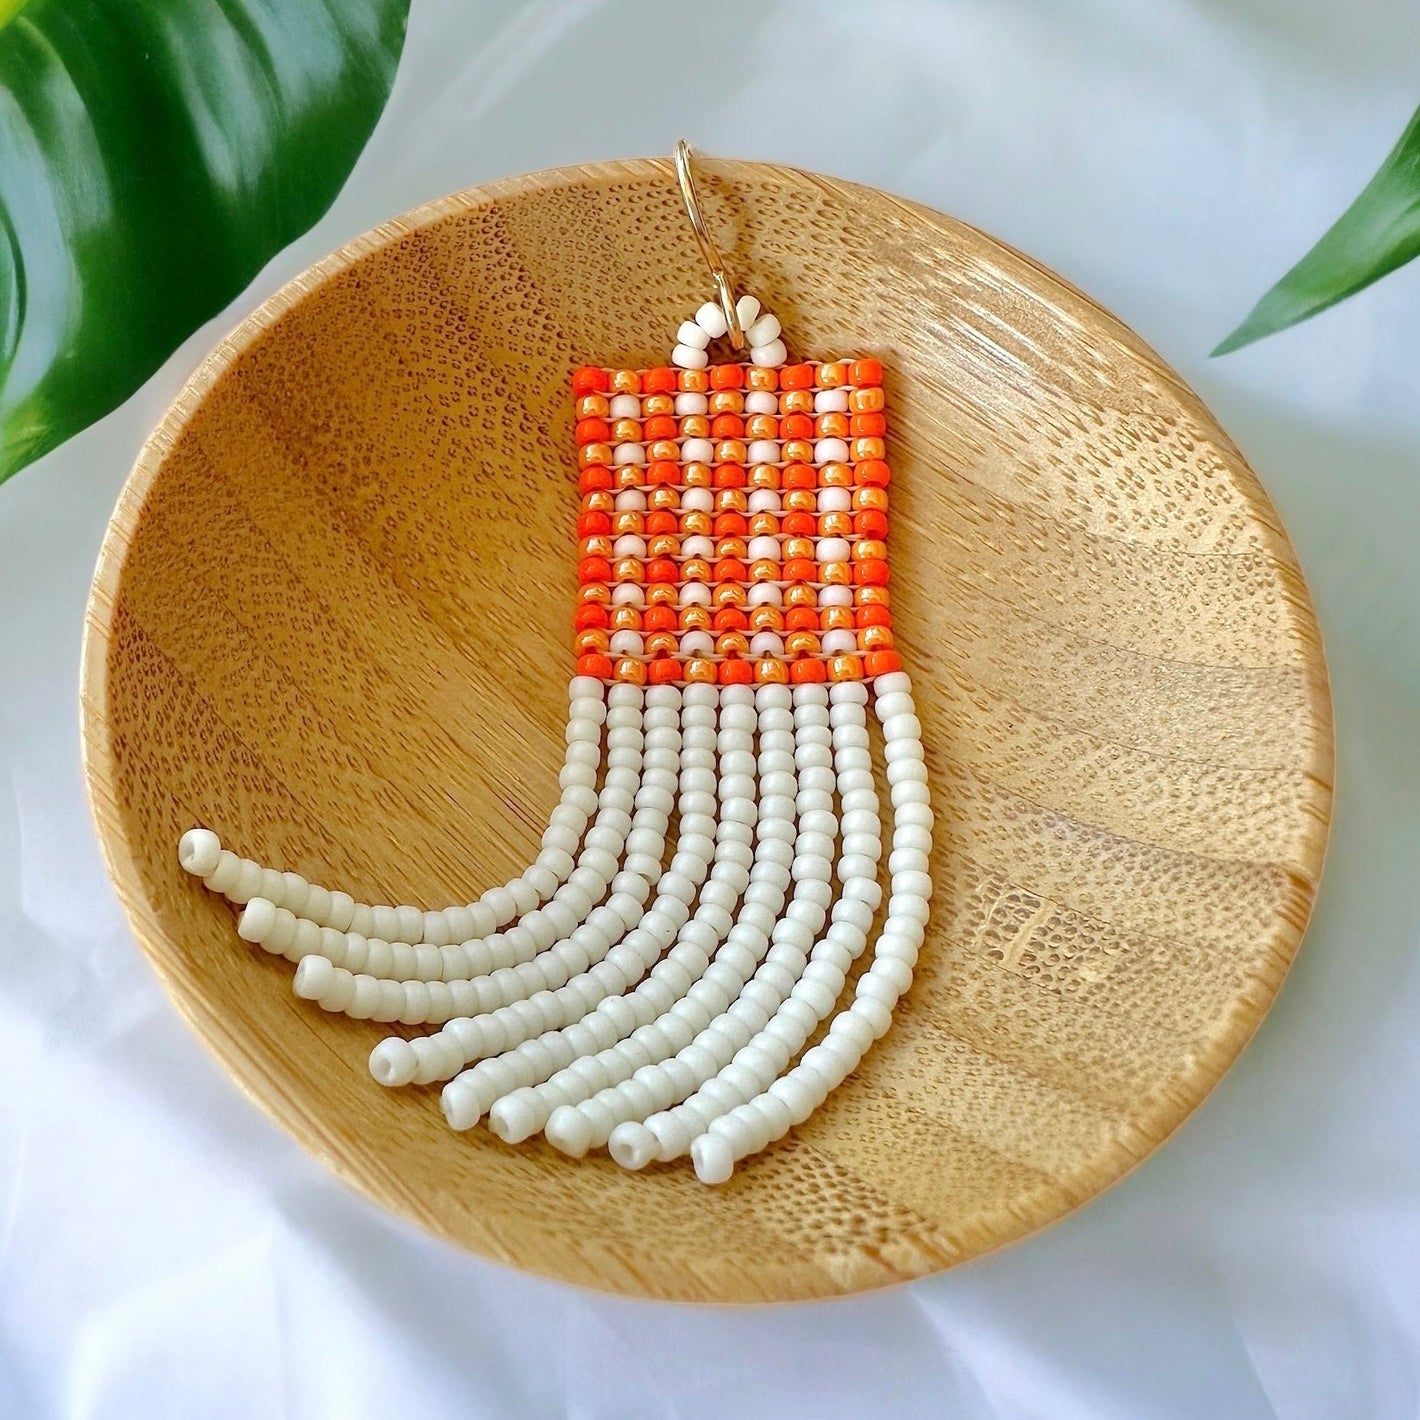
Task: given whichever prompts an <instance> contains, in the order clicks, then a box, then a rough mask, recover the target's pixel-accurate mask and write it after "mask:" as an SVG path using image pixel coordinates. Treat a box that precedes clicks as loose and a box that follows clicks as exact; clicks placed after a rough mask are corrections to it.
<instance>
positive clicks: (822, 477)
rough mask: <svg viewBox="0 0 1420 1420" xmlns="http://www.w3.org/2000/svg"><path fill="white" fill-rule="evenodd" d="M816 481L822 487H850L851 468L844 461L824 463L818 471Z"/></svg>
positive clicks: (851, 481)
mask: <svg viewBox="0 0 1420 1420" xmlns="http://www.w3.org/2000/svg"><path fill="white" fill-rule="evenodd" d="M818 481H819V483H820V484H821V485H822V486H823V487H824V488H851V487H852V486H853V469H852V467H851V465H849V464H846V463H826V464H824V466H823V467H822V468H821V469H819V471H818Z"/></svg>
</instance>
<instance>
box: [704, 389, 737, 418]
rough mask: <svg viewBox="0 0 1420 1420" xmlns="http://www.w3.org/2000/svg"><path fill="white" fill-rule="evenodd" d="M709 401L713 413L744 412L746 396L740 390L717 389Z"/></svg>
mask: <svg viewBox="0 0 1420 1420" xmlns="http://www.w3.org/2000/svg"><path fill="white" fill-rule="evenodd" d="M708 403H709V406H710V413H711V414H743V413H744V407H745V397H744V395H742V394H741V393H740V392H739V390H715V391H714V392H713V393H712V394H711V396H710V399H709V401H708Z"/></svg>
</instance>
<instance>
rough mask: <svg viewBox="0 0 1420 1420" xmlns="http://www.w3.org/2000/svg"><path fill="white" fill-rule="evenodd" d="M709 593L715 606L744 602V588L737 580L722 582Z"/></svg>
mask: <svg viewBox="0 0 1420 1420" xmlns="http://www.w3.org/2000/svg"><path fill="white" fill-rule="evenodd" d="M711 595H712V598H713V600H714V603H715V605H716V606H717V607H721V606H743V605H744V604H745V589H744V588H743V587H742V586H740V584H739V583H738V582H722V583H721V584H720V585H719V586H718V587H716V588H715V590H714V592H713V593H712V594H711Z"/></svg>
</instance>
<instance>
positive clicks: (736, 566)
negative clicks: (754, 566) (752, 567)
mask: <svg viewBox="0 0 1420 1420" xmlns="http://www.w3.org/2000/svg"><path fill="white" fill-rule="evenodd" d="M748 576H749V568H747V567H746V566H745V565H744V563H743V562H742V561H741V560H740V559H739V558H738V557H722V558H721V559H720V560H719V561H718V562H717V563H716V564H715V580H716V581H717V582H743V581H744V580H745V578H746V577H748Z"/></svg>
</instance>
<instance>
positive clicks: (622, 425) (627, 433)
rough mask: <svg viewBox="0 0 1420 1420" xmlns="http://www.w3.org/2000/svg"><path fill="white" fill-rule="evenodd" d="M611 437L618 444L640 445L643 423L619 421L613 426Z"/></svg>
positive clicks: (627, 420) (630, 420) (632, 420)
mask: <svg viewBox="0 0 1420 1420" xmlns="http://www.w3.org/2000/svg"><path fill="white" fill-rule="evenodd" d="M611 437H612V439H613V441H614V442H616V443H618V444H639V443H640V442H641V421H640V420H639V419H618V420H617V421H616V422H615V423H614V424H613V425H612V426H611Z"/></svg>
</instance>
